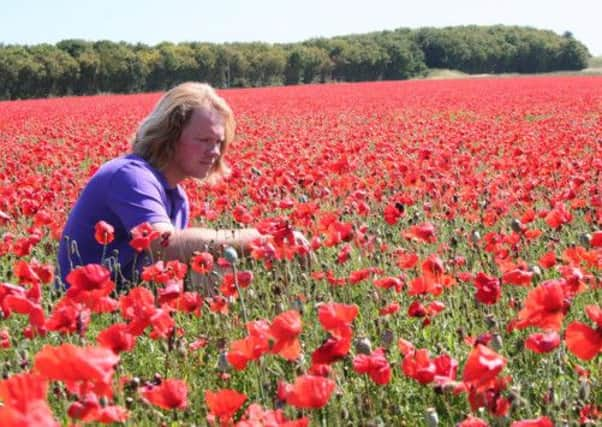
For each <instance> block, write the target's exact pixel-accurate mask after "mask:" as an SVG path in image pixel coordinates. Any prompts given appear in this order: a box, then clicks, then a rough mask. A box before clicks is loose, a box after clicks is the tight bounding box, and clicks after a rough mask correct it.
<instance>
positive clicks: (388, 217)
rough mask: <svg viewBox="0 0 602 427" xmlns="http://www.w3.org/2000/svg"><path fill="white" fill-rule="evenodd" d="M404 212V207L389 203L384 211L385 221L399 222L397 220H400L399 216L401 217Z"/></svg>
mask: <svg viewBox="0 0 602 427" xmlns="http://www.w3.org/2000/svg"><path fill="white" fill-rule="evenodd" d="M403 214H404V211H403V210H402V209H397V207H396V206H395V205H393V204H389V205H387V206H386V207H385V210H384V212H383V215H384V218H385V222H386V223H387V224H389V225H395V224H397V221H399V218H401V217H402V216H403Z"/></svg>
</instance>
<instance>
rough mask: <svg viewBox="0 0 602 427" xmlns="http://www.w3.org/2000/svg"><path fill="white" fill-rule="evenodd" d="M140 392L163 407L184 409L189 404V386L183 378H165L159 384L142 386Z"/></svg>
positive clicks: (145, 397)
mask: <svg viewBox="0 0 602 427" xmlns="http://www.w3.org/2000/svg"><path fill="white" fill-rule="evenodd" d="M138 393H140V395H141V396H142V397H143V398H144V399H145V400H146V401H148V402H150V403H152V404H153V405H155V406H158V407H159V408H162V409H184V408H186V407H187V406H188V397H187V396H188V387H187V385H186V383H185V382H184V381H182V380H177V379H165V380H162V381H161V384H159V385H150V386H144V387H140V388H139V389H138Z"/></svg>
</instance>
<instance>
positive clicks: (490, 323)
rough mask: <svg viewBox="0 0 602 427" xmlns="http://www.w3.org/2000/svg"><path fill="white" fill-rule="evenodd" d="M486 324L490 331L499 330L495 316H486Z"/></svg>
mask: <svg viewBox="0 0 602 427" xmlns="http://www.w3.org/2000/svg"><path fill="white" fill-rule="evenodd" d="M485 324H486V325H487V328H489V329H494V328H497V320H496V319H495V316H494V315H493V314H488V315H486V316H485Z"/></svg>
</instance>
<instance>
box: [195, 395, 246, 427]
mask: <svg viewBox="0 0 602 427" xmlns="http://www.w3.org/2000/svg"><path fill="white" fill-rule="evenodd" d="M246 400H247V396H245V395H244V394H242V393H239V392H237V391H236V390H230V389H222V390H219V391H217V392H213V391H210V390H207V391H205V402H206V403H207V408H208V409H209V414H210V417H211V418H210V421H211V420H212V419H214V418H217V419H219V421H220V422H222V423H226V422H227V421H229V420H230V419H231V418H232V417H233V416H234V414H235V413H236V411H238V410H239V409H240V407H241V406H242V404H243V403H245V401H246Z"/></svg>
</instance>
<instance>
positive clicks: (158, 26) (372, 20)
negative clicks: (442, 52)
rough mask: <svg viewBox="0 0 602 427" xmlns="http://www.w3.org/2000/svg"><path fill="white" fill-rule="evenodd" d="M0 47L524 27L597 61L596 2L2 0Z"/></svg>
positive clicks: (600, 9)
mask: <svg viewBox="0 0 602 427" xmlns="http://www.w3.org/2000/svg"><path fill="white" fill-rule="evenodd" d="M3 3H5V4H3V5H2V6H1V9H0V10H1V11H0V43H4V44H38V43H52V44H54V43H56V42H58V41H60V40H64V39H71V38H79V39H86V40H92V41H95V40H112V41H122V40H123V41H127V42H131V43H136V42H142V43H146V44H149V45H155V44H157V43H160V42H162V41H171V42H176V43H177V42H183V41H207V42H216V43H223V42H235V41H239V42H245V41H263V42H270V43H287V42H298V41H303V40H306V39H309V38H313V37H332V36H336V35H346V34H358V33H366V32H370V31H382V30H393V29H395V28H400V27H407V28H419V27H426V26H430V27H443V26H452V25H471V24H476V25H494V24H505V25H524V26H531V27H535V28H540V29H548V30H553V31H555V32H556V33H558V34H562V33H564V32H565V31H570V32H572V33H573V35H574V36H575V38H576V39H577V40H579V41H581V42H582V43H584V44H585V45H586V46H587V47H588V49H589V51H590V53H591V54H593V55H594V56H600V55H602V25H601V24H600V22H601V21H600V17H601V16H602V1H601V0H495V1H494V0H412V1H403V0H397V1H394V0H367V1H361V2H359V1H352V0H347V1H344V0H295V1H287V0H249V1H243V0H213V1H206V0H163V1H159V0H143V1H142V0H95V1H88V0H77V1H75V0H54V1H50V0H20V1H17V0H5V2H3Z"/></svg>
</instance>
